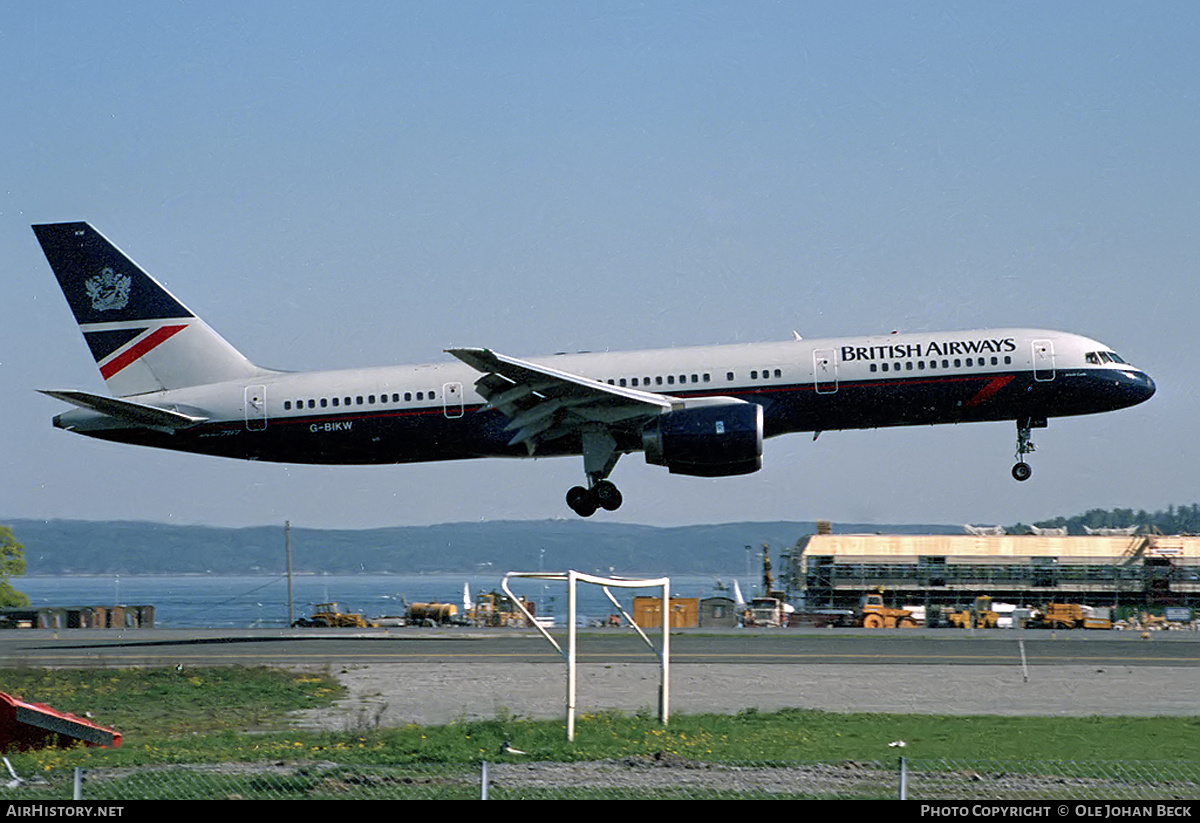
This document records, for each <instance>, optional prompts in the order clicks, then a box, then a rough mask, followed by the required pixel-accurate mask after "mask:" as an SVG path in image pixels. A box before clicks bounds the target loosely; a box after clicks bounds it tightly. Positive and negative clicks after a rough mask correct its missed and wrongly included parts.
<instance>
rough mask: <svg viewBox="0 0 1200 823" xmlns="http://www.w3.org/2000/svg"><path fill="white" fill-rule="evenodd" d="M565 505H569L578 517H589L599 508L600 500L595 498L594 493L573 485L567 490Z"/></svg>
mask: <svg viewBox="0 0 1200 823" xmlns="http://www.w3.org/2000/svg"><path fill="white" fill-rule="evenodd" d="M567 505H568V506H570V507H571V511H573V512H575V513H576V514H577V515H579V516H580V517H591V516H592V515H593V514H595V513H596V509H597V508H599V506H600V502H599V501H598V500H597V499H596V495H595V494H593V493H592V492H590V491H588V490H587V489H585V488H584V487H583V486H573V487H572V488H571V490H570V491H568V492H567Z"/></svg>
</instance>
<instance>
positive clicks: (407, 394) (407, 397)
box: [404, 391, 412, 403]
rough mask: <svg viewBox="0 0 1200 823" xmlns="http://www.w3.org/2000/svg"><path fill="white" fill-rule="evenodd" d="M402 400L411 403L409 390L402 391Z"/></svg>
mask: <svg viewBox="0 0 1200 823" xmlns="http://www.w3.org/2000/svg"><path fill="white" fill-rule="evenodd" d="M404 402H405V403H411V402H412V392H410V391H406V392H405V393H404Z"/></svg>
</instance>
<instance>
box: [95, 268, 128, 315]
mask: <svg viewBox="0 0 1200 823" xmlns="http://www.w3.org/2000/svg"><path fill="white" fill-rule="evenodd" d="M132 284H133V281H132V280H131V279H130V278H129V276H128V275H125V274H121V273H119V272H115V271H113V270H112V269H110V268H103V269H101V270H100V273H99V274H97V275H96V276H95V277H91V278H88V280H87V282H85V283H84V284H83V285H84V288H86V289H87V293H88V297H90V298H92V308H93V309H95V310H96V311H109V310H112V309H123V308H125V306H126V305H127V304H128V303H129V287H130V286H131V285H132Z"/></svg>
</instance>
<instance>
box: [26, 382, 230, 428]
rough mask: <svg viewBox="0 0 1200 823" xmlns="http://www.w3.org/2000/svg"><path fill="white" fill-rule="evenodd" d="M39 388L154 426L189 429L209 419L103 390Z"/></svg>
mask: <svg viewBox="0 0 1200 823" xmlns="http://www.w3.org/2000/svg"><path fill="white" fill-rule="evenodd" d="M38 391H40V392H41V393H42V394H44V395H47V396H48V397H53V398H55V399H56V400H62V401H64V402H66V403H70V404H71V405H72V406H79V407H80V408H82V409H90V410H92V411H97V412H100V413H101V414H106V415H108V416H109V417H115V418H117V419H118V420H124V421H126V422H128V423H133V424H135V425H138V426H146V427H148V428H154V429H170V430H175V429H186V428H190V427H191V426H195V425H196V424H197V423H203V422H204V421H205V420H206V419H207V418H205V417H193V416H192V415H190V414H183V413H182V412H177V411H171V410H170V409H161V408H159V407H158V406H147V405H146V404H144V403H134V402H133V401H131V400H121V399H118V398H116V397H107V396H105V395H103V394H92V393H91V392H85V391H72V390H64V391H47V390H45V389H38Z"/></svg>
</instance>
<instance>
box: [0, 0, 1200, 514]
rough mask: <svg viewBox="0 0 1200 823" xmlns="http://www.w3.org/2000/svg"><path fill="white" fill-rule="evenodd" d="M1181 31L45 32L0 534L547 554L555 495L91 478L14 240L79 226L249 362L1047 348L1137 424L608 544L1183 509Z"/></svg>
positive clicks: (745, 9) (960, 445)
mask: <svg viewBox="0 0 1200 823" xmlns="http://www.w3.org/2000/svg"><path fill="white" fill-rule="evenodd" d="M1198 24H1200V7H1196V6H1195V5H1194V4H1191V3H1183V2H1163V3H1155V4H1131V3H1106V2H1099V3H1094V2H1089V3H1070V2H1067V3H1052V4H1045V3H1010V4H972V3H941V2H928V3H921V2H917V3H903V4H900V3H882V2H881V3H869V2H864V3H855V4H845V3H832V2H831V3H824V2H808V3H768V2H759V3H625V2H607V3H526V2H508V3H483V2H480V3H475V2H457V3H435V2H409V3H349V4H334V3H304V2H301V3H238V4H232V3H221V2H214V3H120V2H117V3H104V4H96V3H72V2H59V3H45V4H32V3H25V4H17V5H16V6H14V7H13V8H11V9H9V10H8V12H7V13H6V14H5V16H4V19H3V20H0V112H2V113H3V124H4V125H3V128H0V156H2V157H3V158H4V162H3V166H2V168H3V169H4V174H3V178H2V183H3V185H0V248H3V249H4V257H3V260H4V264H3V265H4V270H5V283H6V295H7V299H6V300H4V301H3V302H2V303H0V420H3V426H0V454H2V455H3V460H4V466H3V469H4V472H3V473H4V478H5V479H4V480H3V481H2V485H0V516H4V517H70V518H119V519H144V520H155V521H172V522H181V523H215V524H222V525H249V524H260V523H274V522H279V521H282V520H284V519H291V520H292V522H294V523H297V524H300V525H307V526H328V527H358V526H376V525H389V524H407V523H436V522H444V521H459V520H486V519H496V518H517V519H526V518H544V517H558V516H573V515H570V513H569V512H568V511H567V509H566V507H565V505H564V504H563V502H562V495H563V493H564V492H565V490H566V489H567V488H568V487H569V486H571V485H573V484H575V483H577V482H579V480H580V478H581V475H582V468H581V463H580V461H578V460H572V459H556V460H539V461H474V462H469V463H448V464H440V465H423V466H396V467H371V468H353V467H346V468H328V467H286V466H270V465H257V464H246V463H238V462H233V461H222V460H219V459H215V458H205V457H199V456H191V455H179V454H168V453H157V452H153V451H148V450H142V449H137V448H133V447H125V446H119V445H113V444H104V443H99V442H93V441H90V440H87V439H85V438H80V437H73V436H71V435H69V434H67V433H64V432H60V431H56V430H54V429H52V428H51V427H50V418H51V417H52V416H53V414H55V413H56V412H57V411H59V410H60V409H61V408H62V406H61V404H59V403H57V402H56V401H54V400H51V399H49V398H46V397H43V396H41V395H39V394H37V393H36V392H35V391H34V390H35V389H37V388H82V389H86V390H93V391H101V390H103V383H102V381H101V379H100V377H99V375H98V373H97V372H96V369H95V367H94V365H93V363H92V362H91V358H90V357H89V356H88V354H87V351H86V347H85V346H84V344H83V341H82V338H81V337H80V335H79V333H78V331H77V329H76V328H75V326H74V323H73V321H72V319H71V316H70V313H69V311H68V310H67V307H66V304H65V302H64V301H63V299H62V297H61V295H60V294H59V292H58V291H57V288H56V286H55V284H54V281H53V278H52V276H51V274H50V272H49V269H48V267H47V266H46V264H45V260H44V258H43V257H42V256H41V253H40V250H39V249H38V247H37V244H36V242H35V240H34V237H33V233H32V232H31V231H30V230H29V224H30V223H35V222H54V221H62V220H87V221H89V222H91V223H92V224H93V225H95V226H96V227H97V228H98V229H99V230H100V231H102V232H103V233H105V234H106V235H108V236H109V237H110V238H111V239H112V240H113V241H114V242H116V243H117V244H118V245H120V246H121V247H122V248H123V249H124V250H125V251H126V252H128V253H129V254H130V255H131V256H132V257H133V258H134V259H135V260H137V261H138V262H139V263H141V264H142V265H143V266H144V267H145V268H146V269H147V270H149V271H150V272H151V273H152V274H154V275H155V276H156V277H158V278H159V279H160V280H162V281H163V282H164V283H165V284H166V285H167V286H168V287H169V288H170V289H171V290H172V291H173V292H175V293H176V294H177V295H178V296H179V297H180V299H182V300H183V301H184V302H186V303H187V304H188V305H189V306H190V307H191V308H193V309H194V310H196V311H197V312H198V313H200V314H201V315H202V316H204V318H205V319H206V320H207V321H208V322H209V323H210V324H211V325H212V326H214V327H215V328H216V329H217V330H218V331H219V332H220V333H222V334H223V335H224V336H225V337H226V338H227V339H229V340H230V341H231V342H232V343H233V344H234V345H236V346H237V347H238V348H240V349H241V350H242V351H243V352H245V353H246V354H247V355H248V356H249V357H251V358H252V359H253V360H255V361H256V362H259V363H261V364H262V365H265V366H270V367H275V368H283V369H292V370H300V369H308V368H332V367H351V366H365V365H384V364H389V363H405V362H426V361H436V360H440V359H443V357H444V355H442V354H441V351H442V349H444V348H446V347H448V346H452V345H483V346H489V347H492V348H495V349H497V350H499V351H502V352H506V353H511V354H514V355H518V356H520V355H535V354H544V353H549V352H554V351H561V350H578V349H588V350H602V349H605V348H612V349H622V348H639V347H658V346H671V345H690V344H705V343H725V342H735V341H761V340H775V339H784V338H787V337H789V336H790V335H791V333H792V330H793V329H796V330H799V331H800V332H801V333H802V334H803V335H805V336H806V337H821V336H833V335H847V334H860V333H874V332H888V331H891V330H893V329H901V330H906V331H929V330H937V329H958V328H974V327H988V326H1014V325H1020V326H1037V327H1047V328H1054V329H1063V330H1067V331H1073V332H1078V333H1081V334H1085V335H1088V336H1090V337H1095V338H1097V339H1099V340H1102V341H1104V342H1105V343H1107V344H1108V345H1110V346H1111V347H1112V348H1114V349H1115V350H1116V351H1118V352H1120V353H1121V354H1122V355H1124V356H1125V357H1126V358H1127V359H1128V360H1130V361H1132V362H1134V363H1136V364H1138V365H1140V366H1142V367H1144V368H1146V369H1147V370H1148V371H1150V373H1151V374H1152V375H1153V376H1154V377H1155V379H1156V380H1157V382H1158V384H1159V393H1158V395H1157V396H1156V397H1155V398H1154V399H1153V400H1152V401H1151V402H1150V403H1148V404H1145V405H1143V406H1141V407H1138V408H1135V409H1132V410H1127V411H1123V412H1118V413H1115V414H1111V415H1105V416H1100V417H1092V418H1076V419H1067V420H1055V421H1052V422H1051V426H1050V428H1049V429H1048V430H1046V431H1044V432H1038V433H1037V435H1038V436H1037V437H1036V438H1035V439H1036V441H1037V443H1038V445H1039V451H1038V452H1037V454H1035V455H1034V463H1033V465H1034V470H1035V473H1034V478H1033V480H1031V481H1029V482H1028V483H1025V484H1021V485H1018V484H1016V483H1014V482H1013V481H1012V480H1011V478H1010V477H1009V475H1008V469H1009V466H1010V465H1011V463H1012V452H1013V446H1014V432H1013V428H1012V426H1011V425H1010V424H984V425H973V426H955V427H935V428H927V429H913V430H893V431H865V432H828V433H826V434H824V435H822V437H821V438H820V440H818V441H817V442H816V443H813V442H811V439H810V437H809V436H806V435H793V436H790V437H785V438H782V439H776V440H772V441H769V442H768V444H767V452H766V468H765V469H764V470H763V471H762V472H760V473H758V474H756V475H751V476H748V477H743V478H729V479H724V480H702V479H696V478H679V477H674V476H670V475H668V474H667V472H666V471H665V470H663V469H661V468H658V467H652V466H647V465H646V464H645V463H644V461H643V460H642V458H641V456H640V455H631V456H628V457H626V458H624V459H623V460H622V462H621V464H620V465H619V466H618V467H617V470H616V471H615V472H614V474H613V480H614V481H616V482H617V483H618V485H620V486H621V488H622V490H623V491H624V492H625V497H626V504H625V506H624V507H623V508H622V509H621V510H620V512H618V513H617V514H615V515H613V514H602V515H598V516H603V517H607V518H609V519H616V520H623V521H628V522H638V523H647V524H662V525H674V524H680V523H701V522H712V521H727V520H742V519H746V520H767V519H814V518H818V517H820V518H830V519H834V520H843V521H845V520H865V521H871V522H950V523H956V522H1000V523H1012V522H1016V521H1026V522H1028V521H1032V520H1036V519H1039V518H1044V517H1049V516H1054V515H1059V514H1071V513H1075V512H1079V511H1083V510H1085V509H1088V508H1093V507H1105V508H1107V507H1113V506H1131V507H1135V508H1148V509H1154V508H1160V507H1165V506H1166V505H1167V504H1170V503H1183V502H1188V503H1190V502H1194V501H1195V500H1196V499H1197V497H1198V496H1200V493H1198V492H1197V488H1198V487H1200V484H1198V483H1197V480H1198V479H1200V446H1198V445H1197V444H1196V442H1195V438H1193V437H1192V436H1191V431H1192V428H1193V427H1194V425H1195V422H1196V420H1197V419H1200V414H1198V412H1200V403H1198V401H1197V399H1196V395H1195V392H1194V382H1195V380H1196V369H1195V368H1194V366H1193V361H1194V358H1195V355H1194V353H1195V352H1196V351H1197V349H1198V347H1197V346H1196V345H1195V343H1196V337H1197V332H1196V319H1195V316H1196V309H1197V302H1198V301H1197V297H1198V296H1200V287H1198V286H1197V285H1196V279H1195V277H1194V272H1195V269H1196V263H1197V247H1196V227H1197V225H1200V222H1198V219H1197V218H1198V217H1200V215H1198V213H1197V212H1198V209H1197V194H1196V192H1197V191H1200V185H1198V183H1200V181H1198V180H1197V177H1198V175H1197V164H1196V160H1195V137H1196V135H1197V134H1198V133H1200V117H1198V110H1197V103H1198V101H1197V98H1196V88H1197V87H1198V83H1197V81H1198V80H1200V71H1198V69H1200V65H1198V63H1200V55H1198V53H1197V50H1196V49H1195V39H1196V36H1197V33H1198V32H1200V25H1198Z"/></svg>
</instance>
